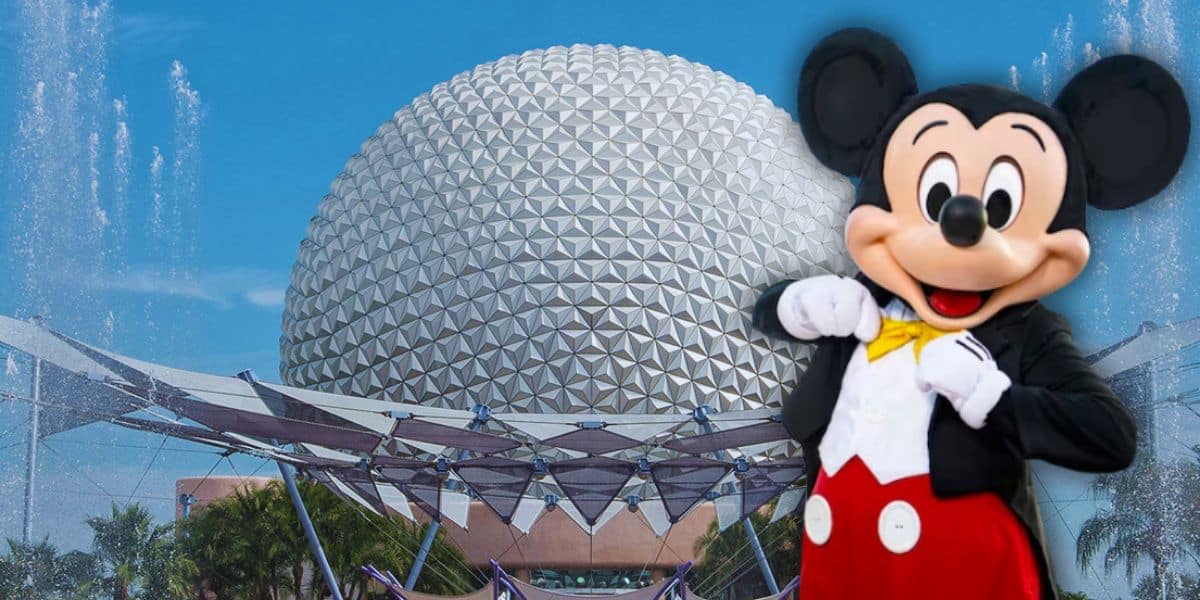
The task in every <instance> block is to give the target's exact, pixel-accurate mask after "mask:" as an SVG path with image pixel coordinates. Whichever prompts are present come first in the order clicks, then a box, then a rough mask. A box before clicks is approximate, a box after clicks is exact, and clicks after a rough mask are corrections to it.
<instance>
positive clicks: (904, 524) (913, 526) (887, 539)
mask: <svg viewBox="0 0 1200 600" xmlns="http://www.w3.org/2000/svg"><path fill="white" fill-rule="evenodd" d="M920 538H921V518H920V517H918V516H917V509H915V508H913V505H911V504H909V503H907V502H905V501H903V500H893V501H891V502H889V503H888V504H887V506H885V507H883V510H881V511H879V541H880V542H883V547H884V548H887V549H888V550H890V551H892V552H893V553H895V554H904V553H905V552H908V551H909V550H912V549H913V547H914V546H916V545H917V540H918V539H920Z"/></svg>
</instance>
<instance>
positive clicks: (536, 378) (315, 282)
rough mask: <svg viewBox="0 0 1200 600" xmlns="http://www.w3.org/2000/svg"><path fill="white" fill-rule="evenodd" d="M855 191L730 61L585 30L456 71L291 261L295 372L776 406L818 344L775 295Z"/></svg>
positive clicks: (614, 405) (338, 190) (819, 263)
mask: <svg viewBox="0 0 1200 600" xmlns="http://www.w3.org/2000/svg"><path fill="white" fill-rule="evenodd" d="M851 196H852V189H851V186H850V184H849V182H848V181H847V180H846V179H845V178H844V177H842V176H840V175H838V174H836V173H834V172H832V171H830V170H828V169H826V168H824V167H822V166H821V165H820V164H819V163H818V162H817V160H816V159H815V158H814V157H813V156H812V154H811V153H810V152H809V150H808V148H807V147H806V146H805V144H804V140H803V138H802V137H801V134H800V130H799V127H798V126H797V125H796V124H795V123H794V122H793V121H792V120H791V118H790V117H789V115H788V114H787V113H786V112H785V111H783V110H781V109H779V108H776V107H775V106H773V105H772V104H771V102H770V101H769V100H767V98H765V97H763V96H759V95H755V93H754V91H753V90H751V89H750V88H749V87H747V86H746V85H743V84H740V83H738V82H737V81H734V80H733V79H732V78H730V77H728V76H727V75H724V74H722V73H718V72H714V71H713V70H712V69H710V68H708V67H706V66H704V65H699V64H696V63H692V62H688V61H686V60H684V59H682V58H679V57H675V56H664V55H663V54H660V53H658V52H654V51H649V50H638V49H634V48H614V47H611V46H582V45H580V46H572V47H571V48H562V47H556V48H550V49H546V50H533V51H530V52H526V53H525V54H522V55H520V56H508V57H505V58H502V59H500V60H498V61H496V62H493V63H488V64H484V65H480V66H478V67H476V68H475V69H473V70H471V71H469V72H466V73H461V74H459V75H457V76H455V77H454V78H453V79H451V80H450V81H448V82H446V83H443V84H440V85H437V86H436V87H434V88H433V90H432V91H430V92H429V93H427V94H424V95H422V96H420V97H418V98H417V99H416V100H414V101H413V102H412V104H410V105H409V106H406V107H404V108H402V109H401V110H400V111H399V112H397V113H396V114H395V116H394V117H393V118H392V119H391V120H390V121H387V122H385V123H384V124H383V125H382V126H380V128H379V130H378V131H377V132H376V133H375V135H373V136H371V137H370V138H369V139H368V140H367V141H366V143H364V144H363V146H362V151H361V152H360V153H359V154H356V155H355V156H354V157H352V158H351V159H350V161H349V162H348V163H347V165H346V169H345V171H344V172H343V173H342V174H341V175H339V176H338V177H337V179H336V180H335V181H334V182H333V185H332V189H331V192H330V194H329V195H327V196H326V197H325V198H324V200H322V201H321V205H320V207H319V208H318V210H317V215H316V216H315V217H314V218H313V219H312V222H311V224H310V226H309V229H308V236H307V239H305V240H304V241H303V242H302V243H301V245H300V252H299V258H298V260H297V261H296V265H295V266H294V267H293V269H292V278H291V287H290V289H289V290H288V293H287V300H286V308H285V312H284V316H283V335H282V337H281V339H280V351H281V356H282V364H281V374H282V377H283V380H284V381H285V382H287V383H289V384H292V385H299V386H306V387H311V388H314V389H320V390H324V391H330V392H338V393H344V394H353V395H360V396H369V397H379V398H384V399H390V400H396V401H403V402H417V403H423V404H427V405H434V406H443V407H453V408H470V407H471V406H473V405H475V404H476V403H484V404H487V405H490V406H491V407H492V408H493V409H498V410H511V411H548V412H556V413H565V412H591V411H596V412H602V413H655V412H668V411H689V410H690V409H692V408H693V407H695V406H698V405H702V404H709V405H712V406H714V407H718V408H720V409H722V410H731V409H734V410H736V409H747V408H759V407H763V406H778V405H779V403H780V401H781V400H782V399H783V397H784V395H785V394H786V393H787V391H788V390H789V389H790V388H791V387H792V384H793V382H794V381H795V378H796V375H797V373H798V367H800V368H802V367H803V364H804V362H805V360H806V359H807V356H808V353H809V349H808V348H807V347H805V346H803V345H800V344H788V343H783V342H772V341H768V340H767V339H765V338H764V336H762V334H760V333H758V332H754V331H751V328H750V312H751V308H752V307H753V305H754V302H755V300H756V299H757V297H758V295H759V293H761V292H762V290H763V289H764V288H765V287H766V286H767V285H769V284H771V283H774V282H777V281H779V280H781V279H783V278H785V277H792V278H795V277H803V276H808V275H813V274H817V273H823V272H837V273H845V272H847V271H848V270H850V269H851V262H850V260H849V257H848V256H847V255H846V253H845V249H844V246H843V241H842V227H843V224H844V219H845V214H846V211H847V210H848V208H849V206H850V202H851Z"/></svg>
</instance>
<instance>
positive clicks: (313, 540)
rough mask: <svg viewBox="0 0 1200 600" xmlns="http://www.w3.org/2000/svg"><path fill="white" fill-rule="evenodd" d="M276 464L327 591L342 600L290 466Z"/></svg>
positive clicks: (339, 589) (281, 463) (336, 598)
mask: <svg viewBox="0 0 1200 600" xmlns="http://www.w3.org/2000/svg"><path fill="white" fill-rule="evenodd" d="M278 464H279V474H280V475H283V483H284V485H285V486H287V491H288V496H290V497H291V498H292V505H293V506H295V507H296V513H297V514H298V515H300V524H301V525H302V526H303V527H304V536H305V537H307V538H308V545H309V546H310V547H312V551H313V555H314V556H316V558H317V566H318V567H320V569H321V576H322V577H324V578H325V583H326V584H327V585H328V587H329V591H330V592H333V600H342V590H341V588H339V587H338V583H337V578H336V577H334V575H333V567H331V566H329V559H327V558H325V549H324V548H322V547H321V539H320V538H318V537H317V530H316V529H315V528H313V523H312V519H310V518H309V516H308V509H306V508H305V507H304V499H303V498H301V497H300V489H299V488H297V487H296V478H295V476H293V475H292V467H291V465H289V464H287V463H284V462H280V463H278Z"/></svg>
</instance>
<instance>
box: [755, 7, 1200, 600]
mask: <svg viewBox="0 0 1200 600" xmlns="http://www.w3.org/2000/svg"><path fill="white" fill-rule="evenodd" d="M799 99H800V105H799V113H800V124H801V128H802V130H803V132H804V137H805V139H806V140H807V142H808V144H809V146H810V147H811V149H812V151H813V152H814V153H815V155H816V156H817V158H819V159H820V160H821V161H822V162H823V163H824V164H825V165H827V166H829V167H830V168H833V169H835V170H837V171H840V172H841V173H843V174H846V175H850V176H859V177H861V181H860V184H859V187H858V195H857V199H856V202H855V204H854V207H853V208H852V209H851V212H850V215H849V217H848V219H847V222H846V244H847V246H848V247H849V251H850V255H851V257H852V258H853V259H854V262H855V263H856V264H857V266H858V268H859V269H860V271H861V273H860V274H859V275H858V276H857V277H856V278H853V279H851V278H843V277H838V276H836V275H822V276H816V277H810V278H807V279H802V280H800V281H785V282H782V283H779V284H777V285H775V286H772V287H771V288H770V289H768V290H767V291H766V292H765V293H764V294H763V295H762V297H761V298H760V299H759V301H758V303H757V305H756V307H755V313H754V323H755V326H756V327H758V328H759V329H760V330H762V331H764V332H765V333H767V334H769V335H772V336H775V337H781V338H784V339H789V340H804V341H816V342H818V347H817V350H816V352H815V354H814V355H813V357H812V360H811V364H810V366H809V368H808V369H807V371H806V372H805V373H804V375H803V377H802V378H801V379H800V381H799V383H798V385H797V387H796V389H795V390H794V392H793V393H792V394H791V396H790V398H789V399H788V401H787V402H786V403H785V405H784V422H785V424H786V426H787V428H788V431H789V432H790V433H791V435H792V436H793V437H794V438H795V439H797V440H798V441H799V442H800V443H801V445H802V447H803V449H804V454H805V456H806V457H807V459H808V471H809V472H808V481H809V482H811V488H810V490H809V497H808V500H807V502H806V504H805V510H804V531H805V534H804V547H803V559H802V565H801V574H800V579H801V582H800V591H801V594H802V596H803V598H804V599H805V600H821V599H825V598H889V599H906V598H922V599H929V598H956V599H961V598H1005V599H1007V598H1030V599H1034V598H1053V597H1054V596H1055V586H1054V584H1053V582H1052V580H1051V575H1050V566H1049V563H1048V560H1047V555H1046V550H1045V545H1044V543H1043V539H1042V538H1043V534H1042V526H1041V519H1040V516H1039V514H1038V508H1037V503H1036V500H1035V497H1034V493H1033V488H1032V484H1031V480H1030V471H1029V465H1028V462H1027V461H1028V460H1030V459H1035V458H1036V459H1043V460H1046V461H1049V462H1052V463H1055V464H1058V465H1062V466H1064V467H1067V468H1071V469H1076V470H1080V471H1088V472H1103V471H1114V470H1119V469H1123V468H1125V467H1126V466H1128V465H1129V463H1130V462H1131V461H1132V460H1133V455H1134V451H1135V437H1136V432H1135V427H1134V424H1133V420H1132V418H1131V417H1130V414H1129V412H1128V411H1127V410H1126V409H1125V407H1124V406H1122V404H1121V403H1120V402H1119V401H1118V400H1117V398H1116V397H1114V395H1113V393H1112V392H1111V391H1110V390H1109V388H1108V386H1107V385H1106V384H1105V382H1104V380H1103V379H1101V378H1100V377H1099V376H1097V375H1096V374H1095V373H1094V372H1093V371H1092V370H1091V368H1090V367H1089V366H1088V364H1087V363H1086V362H1085V361H1084V359H1083V357H1082V356H1081V355H1080V353H1079V351H1078V349H1077V348H1076V347H1075V345H1074V343H1073V342H1072V339H1071V334H1070V331H1069V328H1068V325H1067V323H1066V322H1065V321H1064V320H1063V319H1062V317H1060V316H1059V315H1057V314H1055V313H1053V312H1051V311H1050V310H1048V309H1046V308H1045V307H1044V306H1042V305H1041V304H1039V303H1038V299H1039V298H1041V297H1043V296H1045V295H1047V294H1050V293H1052V292H1054V291H1055V290H1058V289H1060V288H1062V287H1063V286H1065V285H1067V284H1068V283H1069V282H1070V281H1071V280H1073V279H1075V277H1076V276H1078V275H1079V273H1080V272H1081V271H1082V270H1083V268H1084V265H1085V264H1086V263H1087V260H1088V254H1089V244H1088V238H1087V235H1086V234H1085V232H1084V208H1085V204H1089V203H1090V204H1091V205H1092V206H1095V207H1097V208H1101V209H1118V208H1124V207H1127V206H1131V205H1134V204H1137V203H1139V202H1142V201H1144V200H1147V199H1149V198H1150V197H1151V196H1153V195H1154V194H1156V193H1157V192H1159V191H1160V190H1162V189H1163V187H1165V186H1166V185H1167V183H1169V182H1170V180H1171V178H1172V177H1173V176H1174V175H1175V172H1176V171H1177V170H1178V168H1179V166H1180V163H1181V162H1182V160H1183V156H1184V152H1185V148H1186V147H1187V143H1188V134H1189V122H1190V121H1189V116H1188V108H1187V104H1186V102H1185V100H1184V97H1183V93H1182V91H1181V90H1180V87H1179V84H1178V83H1177V82H1176V81H1175V80H1174V79H1173V78H1172V77H1171V75H1170V74H1168V73H1167V72H1166V71H1165V70H1164V69H1163V68H1162V67H1160V66H1158V65H1157V64H1155V63H1153V62H1151V61H1149V60H1147V59H1144V58H1140V57H1137V56H1113V57H1109V58H1105V59H1103V60H1100V61H1098V62H1096V63H1095V64H1093V65H1091V66H1090V67H1088V68H1087V69H1085V70H1083V71H1082V72H1081V73H1079V74H1078V75H1076V76H1075V77H1074V78H1073V79H1072V80H1071V81H1070V83H1068V84H1067V85H1066V87H1065V88H1064V89H1063V91H1062V93H1061V95H1060V96H1059V97H1058V99H1057V100H1055V102H1054V104H1053V106H1046V105H1044V104H1041V103H1039V102H1036V101H1034V100H1032V99H1030V98H1027V97H1025V96H1022V95H1020V94H1018V93H1016V92H1013V91H1009V90H1005V89H1001V88H996V87H991V86H985V85H956V86H951V87H947V88H943V89H939V90H935V91H932V92H927V93H924V94H918V93H917V86H916V82H915V80H914V76H913V72H912V69H911V68H910V67H909V64H908V61H907V59H906V58H905V56H904V54H903V53H902V52H901V51H900V49H899V48H897V47H896V45H895V44H893V43H892V41H891V40H889V39H887V38H886V37H884V36H882V35H880V34H877V33H875V32H872V31H868V30H863V29H848V30H843V31H839V32H837V33H835V34H833V35H831V36H829V37H827V38H825V39H824V40H822V41H821V42H820V43H819V44H818V45H817V46H816V48H814V49H813V51H812V53H811V54H810V55H809V56H808V58H807V60H806V61H805V63H804V66H803V70H802V73H801V80H800V85H799Z"/></svg>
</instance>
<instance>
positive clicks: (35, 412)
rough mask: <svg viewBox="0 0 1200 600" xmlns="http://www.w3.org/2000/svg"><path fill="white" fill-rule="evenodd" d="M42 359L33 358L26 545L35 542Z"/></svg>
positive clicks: (26, 482)
mask: <svg viewBox="0 0 1200 600" xmlns="http://www.w3.org/2000/svg"><path fill="white" fill-rule="evenodd" d="M41 388H42V359H41V358H38V357H36V356H35V357H34V358H33V389H32V390H31V396H32V401H31V402H30V403H29V449H28V450H27V451H26V454H25V522H24V523H23V526H22V528H21V542H22V543H24V544H25V545H26V546H28V545H29V544H31V543H32V542H33V498H34V483H35V479H34V478H35V477H36V476H37V446H38V425H39V423H38V421H39V420H40V418H41V417H40V412H41V403H42V398H41V393H42V390H41Z"/></svg>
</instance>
